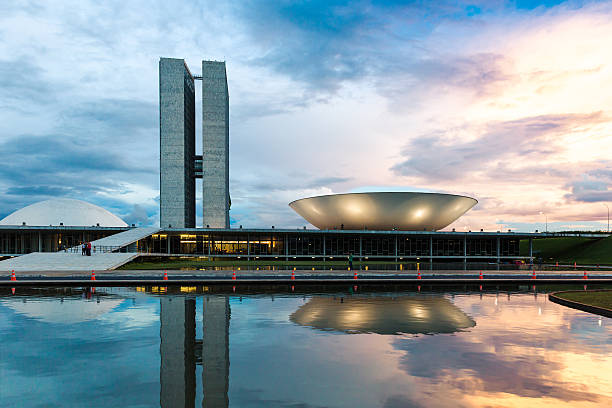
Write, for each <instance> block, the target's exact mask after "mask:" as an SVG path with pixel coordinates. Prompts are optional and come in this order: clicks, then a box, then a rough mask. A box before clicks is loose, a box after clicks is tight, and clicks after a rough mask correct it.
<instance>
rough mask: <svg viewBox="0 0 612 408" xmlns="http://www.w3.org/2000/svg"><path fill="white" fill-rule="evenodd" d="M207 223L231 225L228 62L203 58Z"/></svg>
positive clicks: (205, 213) (204, 186)
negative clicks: (204, 59)
mask: <svg viewBox="0 0 612 408" xmlns="http://www.w3.org/2000/svg"><path fill="white" fill-rule="evenodd" d="M202 146H203V152H202V179H203V183H202V184H203V193H204V194H203V200H204V202H203V212H204V222H203V224H204V226H205V227H206V226H208V227H210V228H229V227H230V225H229V207H230V195H229V92H228V88H227V74H226V70H225V62H219V61H202Z"/></svg>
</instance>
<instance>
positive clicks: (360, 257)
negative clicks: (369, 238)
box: [359, 234, 363, 261]
mask: <svg viewBox="0 0 612 408" xmlns="http://www.w3.org/2000/svg"><path fill="white" fill-rule="evenodd" d="M359 260H360V261H361V260H363V236H362V235H361V234H359Z"/></svg>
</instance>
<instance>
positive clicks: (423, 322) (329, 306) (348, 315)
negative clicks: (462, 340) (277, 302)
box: [289, 295, 476, 334]
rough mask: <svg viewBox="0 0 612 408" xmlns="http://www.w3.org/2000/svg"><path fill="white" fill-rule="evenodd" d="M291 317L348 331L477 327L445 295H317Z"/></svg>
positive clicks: (433, 330) (317, 326) (434, 330)
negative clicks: (339, 296)
mask: <svg viewBox="0 0 612 408" xmlns="http://www.w3.org/2000/svg"><path fill="white" fill-rule="evenodd" d="M289 319H290V320H291V321H292V322H294V323H297V324H300V325H302V326H310V327H313V328H315V329H319V330H335V331H342V332H347V333H378V334H398V333H415V334H416V333H453V332H456V331H458V330H461V329H465V328H468V327H474V326H476V322H474V321H473V320H472V319H471V318H470V317H469V316H468V315H466V314H465V313H464V312H463V311H462V310H461V309H459V308H458V307H457V306H455V305H454V304H452V303H451V302H450V301H449V300H448V299H446V298H444V297H441V296H423V295H419V296H401V297H354V296H351V297H346V298H338V297H336V298H332V297H315V298H312V299H311V300H310V301H308V303H306V304H305V305H303V306H301V307H300V308H299V309H298V310H296V311H295V312H294V313H293V314H292V315H291V316H290V317H289Z"/></svg>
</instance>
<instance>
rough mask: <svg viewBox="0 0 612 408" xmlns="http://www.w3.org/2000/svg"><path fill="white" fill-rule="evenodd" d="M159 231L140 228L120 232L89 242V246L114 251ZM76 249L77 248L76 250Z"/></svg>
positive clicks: (154, 228)
mask: <svg viewBox="0 0 612 408" xmlns="http://www.w3.org/2000/svg"><path fill="white" fill-rule="evenodd" d="M159 231H160V229H159V228H156V227H142V228H132V229H129V230H127V231H123V232H120V233H118V234H114V235H111V236H108V237H105V238H100V239H97V240H95V241H92V242H91V246H92V247H94V248H101V249H104V248H108V249H111V248H112V249H116V248H120V247H125V246H128V245H130V244H133V243H134V242H136V241H138V240H139V239H143V238H146V237H148V236H149V235H152V234H155V233H156V232H159ZM77 249H78V248H77Z"/></svg>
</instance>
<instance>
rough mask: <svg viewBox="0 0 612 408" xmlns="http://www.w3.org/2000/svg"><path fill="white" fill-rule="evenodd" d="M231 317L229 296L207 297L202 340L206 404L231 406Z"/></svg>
mask: <svg viewBox="0 0 612 408" xmlns="http://www.w3.org/2000/svg"><path fill="white" fill-rule="evenodd" d="M229 319H230V307H229V299H228V298H227V296H206V297H205V298H204V338H203V339H202V386H203V389H204V398H203V400H202V407H227V406H228V404H229V400H228V397H227V390H228V386H229Z"/></svg>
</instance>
